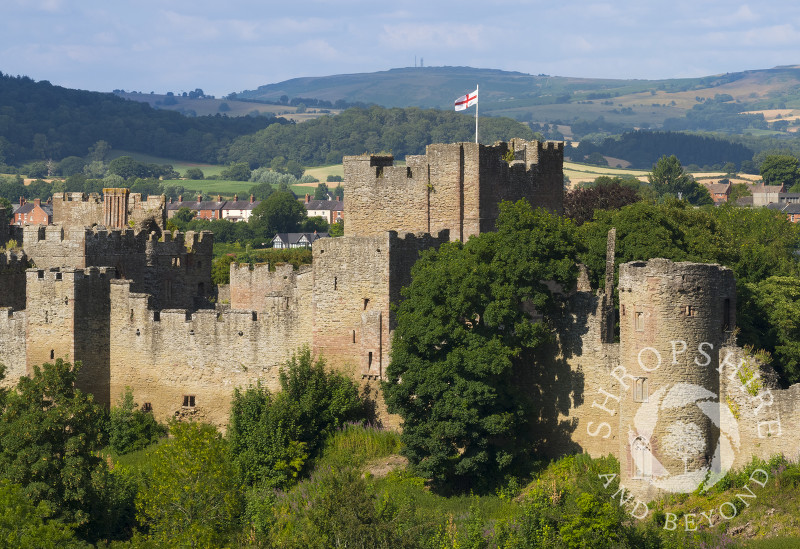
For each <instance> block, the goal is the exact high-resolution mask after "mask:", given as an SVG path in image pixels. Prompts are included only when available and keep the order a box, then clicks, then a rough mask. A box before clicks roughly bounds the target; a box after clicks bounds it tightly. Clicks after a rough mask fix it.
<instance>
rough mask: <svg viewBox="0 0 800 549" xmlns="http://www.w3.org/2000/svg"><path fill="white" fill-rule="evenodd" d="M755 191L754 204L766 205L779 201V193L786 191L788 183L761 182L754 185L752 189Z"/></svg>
mask: <svg viewBox="0 0 800 549" xmlns="http://www.w3.org/2000/svg"><path fill="white" fill-rule="evenodd" d="M750 190H751V191H752V192H753V206H766V205H767V204H772V203H773V202H778V195H779V194H781V193H785V192H786V185H784V184H783V183H781V184H780V185H764V184H763V183H760V184H758V185H753V187H752V188H751V189H750Z"/></svg>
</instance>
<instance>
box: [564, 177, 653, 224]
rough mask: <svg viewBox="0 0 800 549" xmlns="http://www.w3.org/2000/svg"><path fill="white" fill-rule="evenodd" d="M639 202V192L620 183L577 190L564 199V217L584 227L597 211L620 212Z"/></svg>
mask: <svg viewBox="0 0 800 549" xmlns="http://www.w3.org/2000/svg"><path fill="white" fill-rule="evenodd" d="M638 200H639V192H638V191H637V190H636V189H634V188H632V187H627V186H622V185H620V184H619V183H618V182H616V181H615V182H613V183H611V184H602V185H597V184H595V185H593V186H591V187H588V188H582V189H575V190H574V191H570V192H568V193H567V194H566V196H565V197H564V216H565V217H568V218H570V219H572V220H573V221H575V223H576V224H578V225H582V224H583V223H585V222H586V221H589V220H590V219H592V216H593V215H594V212H595V210H618V209H620V208H622V207H623V206H627V205H628V204H633V203H634V202H636V201H638Z"/></svg>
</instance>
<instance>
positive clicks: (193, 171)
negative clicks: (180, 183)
mask: <svg viewBox="0 0 800 549" xmlns="http://www.w3.org/2000/svg"><path fill="white" fill-rule="evenodd" d="M184 177H186V179H194V180H197V179H203V177H205V176H204V174H203V170H201V169H200V168H187V169H186V173H185V174H184Z"/></svg>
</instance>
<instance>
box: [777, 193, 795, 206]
mask: <svg viewBox="0 0 800 549" xmlns="http://www.w3.org/2000/svg"><path fill="white" fill-rule="evenodd" d="M798 203H800V193H780V194H779V195H778V204H798Z"/></svg>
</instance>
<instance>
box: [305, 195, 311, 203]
mask: <svg viewBox="0 0 800 549" xmlns="http://www.w3.org/2000/svg"><path fill="white" fill-rule="evenodd" d="M309 202H311V195H310V194H308V193H306V204H308V203H309Z"/></svg>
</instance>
